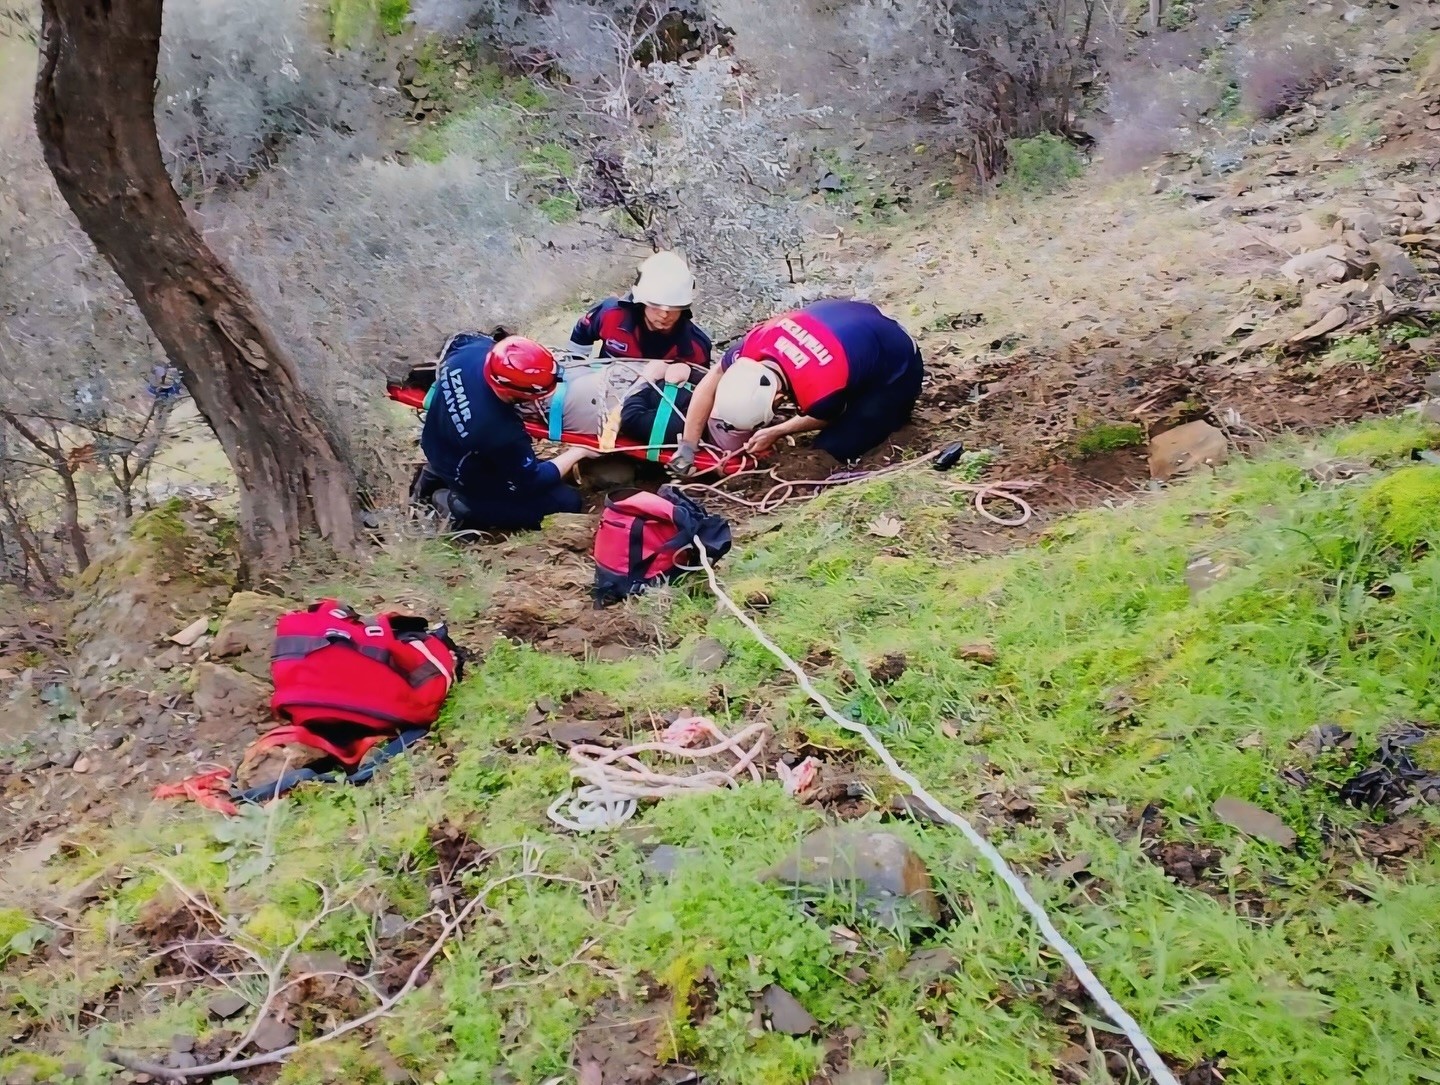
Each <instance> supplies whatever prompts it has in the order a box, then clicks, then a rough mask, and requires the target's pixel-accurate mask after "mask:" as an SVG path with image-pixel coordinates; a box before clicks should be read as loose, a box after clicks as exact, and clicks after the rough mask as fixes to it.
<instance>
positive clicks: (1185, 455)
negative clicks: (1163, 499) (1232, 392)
mask: <svg viewBox="0 0 1440 1085" xmlns="http://www.w3.org/2000/svg"><path fill="white" fill-rule="evenodd" d="M1229 456H1230V450H1229V446H1228V445H1227V444H1226V441H1225V435H1224V434H1223V433H1221V432H1220V431H1219V430H1218V429H1216V428H1215V427H1214V426H1212V425H1210V424H1209V423H1208V422H1187V423H1185V425H1183V426H1177V427H1176V428H1175V429H1171V430H1166V431H1165V432H1164V433H1157V434H1156V435H1155V436H1154V437H1152V438H1150V477H1151V478H1154V479H1158V480H1160V481H1162V482H1163V481H1165V480H1166V479H1170V478H1174V477H1175V476H1176V475H1179V474H1184V473H1185V472H1187V471H1193V470H1195V469H1196V468H1197V467H1203V466H1210V467H1214V466H1218V465H1219V464H1222V463H1224V462H1225V461H1226V460H1227V459H1229Z"/></svg>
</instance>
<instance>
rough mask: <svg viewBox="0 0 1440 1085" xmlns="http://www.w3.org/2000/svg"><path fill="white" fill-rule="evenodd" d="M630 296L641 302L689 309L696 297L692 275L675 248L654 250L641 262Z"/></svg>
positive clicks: (688, 266) (642, 303)
mask: <svg viewBox="0 0 1440 1085" xmlns="http://www.w3.org/2000/svg"><path fill="white" fill-rule="evenodd" d="M630 296H631V297H632V298H634V299H635V300H636V301H638V302H639V303H640V304H641V305H663V306H665V307H667V308H670V309H688V308H689V307H690V303H691V302H693V301H694V300H695V276H694V275H692V274H690V265H689V264H687V263H686V262H685V257H683V256H681V255H680V254H679V253H678V252H657V253H656V254H655V255H654V256H651V257H649V258H648V259H646V261H645V262H644V263H643V264H641V265H640V277H639V278H638V279H636V280H635V289H633V290H632V291H630Z"/></svg>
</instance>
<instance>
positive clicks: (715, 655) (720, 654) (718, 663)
mask: <svg viewBox="0 0 1440 1085" xmlns="http://www.w3.org/2000/svg"><path fill="white" fill-rule="evenodd" d="M729 658H730V651H729V649H727V648H726V647H725V645H723V644H721V643H720V642H719V641H718V640H716V639H715V638H714V637H705V638H704V639H702V640H701V641H700V642H699V643H698V644H696V645H695V647H694V649H693V650H692V651H691V652H690V669H691V670H693V671H696V672H698V673H699V674H714V673H715V672H716V671H718V670H719V669H720V668H721V667H723V666H725V661H726V660H728V659H729Z"/></svg>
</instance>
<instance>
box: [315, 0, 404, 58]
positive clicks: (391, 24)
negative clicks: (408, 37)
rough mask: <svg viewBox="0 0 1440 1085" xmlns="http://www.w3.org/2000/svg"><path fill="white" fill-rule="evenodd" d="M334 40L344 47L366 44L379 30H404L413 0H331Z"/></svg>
mask: <svg viewBox="0 0 1440 1085" xmlns="http://www.w3.org/2000/svg"><path fill="white" fill-rule="evenodd" d="M329 14H330V40H331V42H333V43H334V44H335V45H338V46H341V47H346V48H348V47H351V46H356V45H362V44H364V43H365V42H366V41H367V40H368V39H369V38H370V37H371V36H372V35H374V34H375V33H376V31H377V30H378V31H379V32H380V33H381V34H386V35H390V36H394V35H396V34H401V33H404V31H405V20H406V19H407V18H408V17H409V15H410V0H330V7H329Z"/></svg>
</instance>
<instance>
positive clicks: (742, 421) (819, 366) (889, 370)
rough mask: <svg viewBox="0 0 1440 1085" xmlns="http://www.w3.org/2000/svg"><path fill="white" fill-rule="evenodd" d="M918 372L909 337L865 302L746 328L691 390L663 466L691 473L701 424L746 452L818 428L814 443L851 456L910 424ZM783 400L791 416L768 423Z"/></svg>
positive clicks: (823, 304)
mask: <svg viewBox="0 0 1440 1085" xmlns="http://www.w3.org/2000/svg"><path fill="white" fill-rule="evenodd" d="M924 376H925V366H924V362H923V360H922V359H921V357H920V349H919V347H917V346H916V344H915V340H914V339H913V338H911V336H910V333H909V332H907V331H906V330H905V329H904V328H903V327H901V326H900V325H899V324H898V323H897V322H896V321H894V320H892V319H891V318H890V317H888V316H886V315H885V314H884V313H882V312H881V311H880V310H879V309H877V308H876V307H875V306H874V305H871V304H870V303H869V302H864V301H851V300H845V299H829V300H825V301H817V302H813V303H811V304H810V305H807V306H805V308H803V309H797V310H795V311H793V312H789V313H782V314H781V315H780V316H777V317H774V318H772V319H770V320H767V321H765V322H764V323H762V324H758V325H756V326H755V327H754V328H752V329H750V331H749V333H748V334H747V335H746V336H745V337H744V339H742V340H741V341H740V342H739V343H737V344H736V345H735V346H732V347H731V348H730V349H729V350H728V351H726V352H725V356H724V357H723V358H722V359H721V360H720V364H719V365H718V366H716V367H715V368H714V369H712V370H710V372H709V373H708V374H706V376H705V378H704V379H703V380H701V382H700V383H699V385H697V386H696V388H695V394H694V396H693V397H692V399H691V401H690V405H689V410H688V411H687V412H686V417H685V428H684V431H683V432H682V434H681V436H680V441H679V448H678V450H677V451H676V453H675V455H674V456H673V457H671V460H670V469H671V470H672V471H674V472H675V473H676V474H679V475H687V474H690V473H691V472H693V471H694V468H695V452H696V449H697V447H698V442H699V441H700V439H701V437H702V435H703V434H704V433H705V430H706V427H707V426H708V428H709V429H710V430H711V431H712V432H713V431H716V430H719V431H721V432H727V433H733V434H736V435H737V436H738V435H741V434H743V435H744V445H743V447H744V449H745V451H746V452H750V453H754V454H757V455H758V454H761V453H764V452H766V451H768V450H769V449H770V448H771V447H772V446H773V445H774V444H775V442H776V441H778V440H780V439H781V438H783V437H788V436H791V435H794V434H800V433H809V432H815V431H817V430H818V431H819V435H818V436H817V437H816V438H815V447H816V448H818V449H820V450H821V451H823V452H828V453H829V454H830V455H831V456H833V457H835V459H836V460H838V461H840V462H841V463H848V462H850V461H852V460H857V459H859V458H860V457H861V456H862V455H864V454H865V453H866V452H868V451H869V450H870V449H872V448H874V447H875V446H876V445H878V444H880V442H882V441H884V440H885V439H886V438H888V437H889V436H890V435H891V434H892V433H894V432H895V431H896V430H897V429H899V428H900V427H901V426H903V425H905V424H906V423H907V422H909V421H910V416H911V413H912V412H913V411H914V409H915V401H916V400H917V399H918V398H919V395H920V384H921V381H922V380H923V379H924ZM782 399H783V400H789V401H790V402H791V403H793V404H794V406H795V408H796V411H797V413H796V414H795V416H794V417H792V418H789V419H786V420H785V421H783V422H778V423H777V422H775V409H776V407H777V406H778V405H779V403H780V402H781V401H782Z"/></svg>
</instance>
